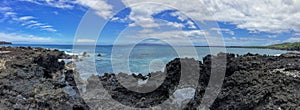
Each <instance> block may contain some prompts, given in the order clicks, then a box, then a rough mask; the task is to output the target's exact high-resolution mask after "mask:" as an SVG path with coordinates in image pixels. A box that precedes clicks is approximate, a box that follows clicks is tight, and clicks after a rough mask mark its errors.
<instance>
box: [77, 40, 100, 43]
mask: <svg viewBox="0 0 300 110" xmlns="http://www.w3.org/2000/svg"><path fill="white" fill-rule="evenodd" d="M77 42H78V43H95V42H96V41H95V40H93V39H77Z"/></svg>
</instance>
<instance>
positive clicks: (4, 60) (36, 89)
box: [0, 47, 89, 110]
mask: <svg viewBox="0 0 300 110" xmlns="http://www.w3.org/2000/svg"><path fill="white" fill-rule="evenodd" d="M0 51H10V52H9V53H2V54H0V61H1V62H0V63H1V64H0V66H1V67H0V108H1V110H11V109H17V110H18V109H20V110H87V109H89V108H88V106H87V105H86V104H85V102H84V101H83V99H82V98H81V97H80V95H79V92H78V90H77V88H76V85H75V81H74V80H72V78H73V77H74V75H76V74H78V73H76V72H74V71H72V70H70V69H68V70H67V69H65V63H64V62H63V61H61V62H59V61H58V59H65V58H71V57H72V56H68V55H66V54H65V53H64V52H60V51H58V50H47V49H42V48H30V47H16V48H12V47H0ZM3 65H4V66H3ZM68 65H70V64H68ZM68 65H67V66H68Z"/></svg>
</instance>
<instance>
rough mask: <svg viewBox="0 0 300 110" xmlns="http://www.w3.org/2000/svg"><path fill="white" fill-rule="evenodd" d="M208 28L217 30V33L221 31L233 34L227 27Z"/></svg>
mask: <svg viewBox="0 0 300 110" xmlns="http://www.w3.org/2000/svg"><path fill="white" fill-rule="evenodd" d="M210 30H213V31H217V33H218V34H222V32H224V33H227V34H230V35H234V34H235V33H234V32H233V31H232V30H230V29H227V28H211V29H210Z"/></svg>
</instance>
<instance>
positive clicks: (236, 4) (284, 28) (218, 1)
mask: <svg viewBox="0 0 300 110" xmlns="http://www.w3.org/2000/svg"><path fill="white" fill-rule="evenodd" d="M123 2H124V3H125V4H126V6H130V4H135V3H136V4H137V3H142V2H143V1H140V0H123ZM147 2H155V3H160V4H163V5H169V6H174V7H175V8H177V9H178V10H179V11H181V12H184V14H185V15H187V16H189V17H191V18H193V19H194V20H199V21H203V20H208V21H221V22H230V23H232V24H236V25H237V27H238V28H241V29H247V30H249V31H260V32H270V33H282V32H288V31H290V30H294V31H297V32H299V31H300V22H298V20H299V19H300V8H299V7H300V1H299V0H272V1H269V0H251V1H250V0H247V1H246V0H242V1H241V0H225V1H224V0H200V1H197V0H193V1H189V2H186V0H177V1H176V2H174V1H161V0H148V1H147ZM183 4H184V5H183ZM148 5H150V4H148ZM161 7H164V6H161ZM161 7H160V8H159V9H164V10H166V9H172V8H168V7H164V8H161ZM161 11H162V10H161ZM145 13H148V12H145ZM174 15H176V13H175V14H174ZM179 18H180V19H182V20H184V19H185V17H182V16H179ZM150 23H151V22H150Z"/></svg>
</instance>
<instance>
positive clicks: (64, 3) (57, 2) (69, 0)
mask: <svg viewBox="0 0 300 110" xmlns="http://www.w3.org/2000/svg"><path fill="white" fill-rule="evenodd" d="M22 1H25V2H30V3H34V4H38V5H44V6H49V7H55V8H62V9H73V8H74V7H75V6H76V5H77V4H79V5H82V6H85V7H88V8H91V9H93V10H95V11H96V14H98V15H99V16H101V17H103V18H104V19H108V18H110V17H112V16H113V7H112V5H110V4H108V3H107V2H106V0H45V1H43V0H22ZM54 14H57V12H54Z"/></svg>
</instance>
